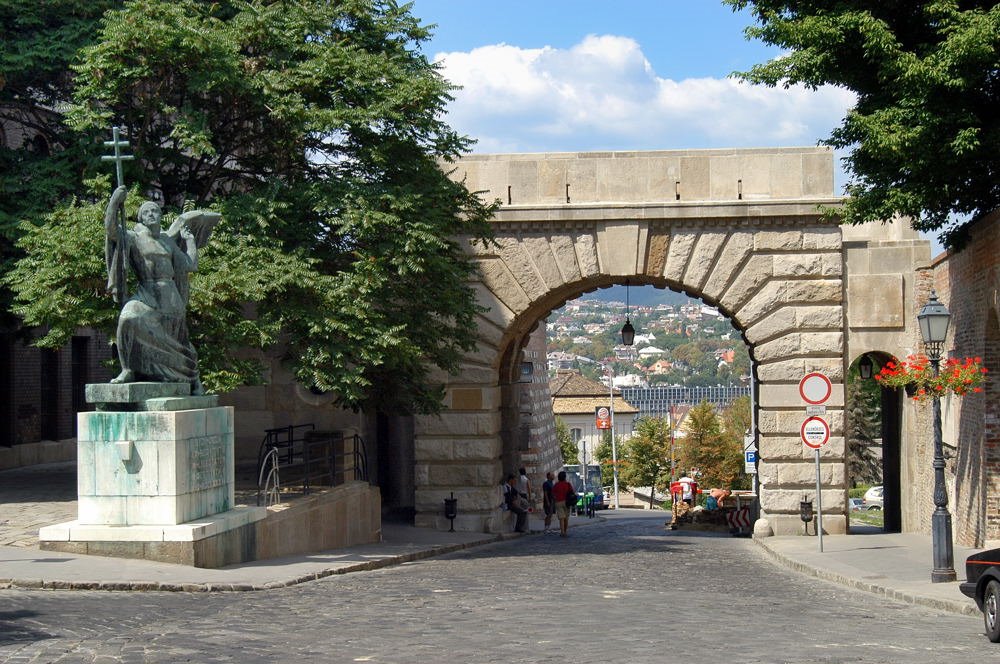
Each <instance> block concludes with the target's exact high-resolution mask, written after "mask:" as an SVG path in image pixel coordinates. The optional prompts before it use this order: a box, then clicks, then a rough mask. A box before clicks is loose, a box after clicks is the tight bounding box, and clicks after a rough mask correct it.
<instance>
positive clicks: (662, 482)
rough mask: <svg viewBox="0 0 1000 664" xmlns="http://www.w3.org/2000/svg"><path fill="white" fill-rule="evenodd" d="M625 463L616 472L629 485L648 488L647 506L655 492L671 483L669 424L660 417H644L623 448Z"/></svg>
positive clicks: (651, 503)
mask: <svg viewBox="0 0 1000 664" xmlns="http://www.w3.org/2000/svg"><path fill="white" fill-rule="evenodd" d="M623 447H624V450H623V454H622V457H623V460H624V461H625V463H624V464H623V466H622V470H621V472H620V473H619V479H621V478H622V477H624V479H625V482H626V483H627V484H629V485H630V486H648V487H652V488H653V489H654V490H653V491H650V495H649V506H650V507H652V506H653V496H654V494H655V493H656V490H660V491H663V490H665V489H666V488H667V484H668V483H669V481H670V423H669V421H668V420H667V419H666V418H662V417H644V418H642V419H640V420H639V421H638V422H637V423H636V425H635V430H634V431H633V432H632V436H631V437H630V438H629V439H628V441H627V442H626V443H625V445H624V446H623Z"/></svg>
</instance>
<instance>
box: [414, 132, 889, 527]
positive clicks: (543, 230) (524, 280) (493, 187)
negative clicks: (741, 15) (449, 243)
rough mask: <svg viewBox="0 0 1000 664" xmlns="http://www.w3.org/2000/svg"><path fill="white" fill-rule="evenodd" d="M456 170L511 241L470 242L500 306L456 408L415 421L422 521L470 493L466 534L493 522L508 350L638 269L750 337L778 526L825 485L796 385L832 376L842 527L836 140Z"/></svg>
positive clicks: (457, 380) (490, 162)
mask: <svg viewBox="0 0 1000 664" xmlns="http://www.w3.org/2000/svg"><path fill="white" fill-rule="evenodd" d="M457 166H458V167H457V169H456V177H463V176H466V177H467V182H468V186H469V188H470V189H473V190H481V191H487V192H488V193H487V196H488V197H498V198H500V200H501V203H502V204H503V205H502V207H501V210H500V211H499V213H498V214H497V216H496V219H495V221H494V229H495V231H496V236H497V243H496V244H495V245H490V246H479V245H470V251H471V252H472V255H473V258H474V260H475V261H476V263H477V265H478V266H479V268H480V274H481V280H480V282H479V283H476V284H474V287H475V288H476V289H477V292H478V294H479V301H480V304H482V305H483V306H484V307H486V308H487V311H486V312H485V313H484V314H483V315H482V316H481V319H480V324H479V330H480V345H479V348H478V349H477V351H476V352H475V353H473V354H470V356H469V357H468V358H467V361H466V362H464V363H463V365H462V369H461V371H460V372H459V374H458V375H457V376H455V377H452V378H450V379H449V394H450V396H451V402H450V404H449V405H450V406H451V407H450V409H449V411H448V412H447V413H446V414H445V415H444V416H443V417H441V418H423V419H421V418H418V421H417V431H416V434H417V450H418V474H417V496H418V498H417V510H418V517H419V514H420V513H421V512H423V511H427V512H428V513H430V512H436V511H439V507H438V506H439V505H440V504H441V499H442V498H443V497H446V496H447V495H448V493H447V492H448V490H449V488H450V487H460V491H461V492H462V496H461V497H462V500H461V502H460V505H462V504H464V505H466V506H467V508H468V511H467V512H466V521H464V522H463V523H461V524H459V523H458V522H456V527H459V526H460V525H461V526H462V527H463V529H469V530H479V529H482V528H487V529H488V528H490V527H491V526H490V523H491V522H492V520H493V510H495V505H496V504H497V502H498V500H497V499H498V496H497V492H496V491H495V486H496V485H495V484H494V482H495V480H496V476H497V470H496V467H497V462H496V459H497V455H498V454H502V453H503V438H502V436H501V432H502V431H504V430H505V428H509V425H508V423H507V422H506V418H508V417H510V415H509V414H508V413H507V412H506V411H505V410H504V408H503V404H504V402H505V399H504V398H503V395H504V394H505V393H504V392H503V390H504V385H505V384H507V383H506V382H505V376H506V373H505V372H506V369H507V367H509V365H510V362H511V357H512V352H513V351H519V349H520V348H521V347H522V345H523V343H522V342H523V340H524V338H525V336H526V335H528V334H529V333H530V332H531V331H532V329H534V327H535V325H536V324H537V323H538V322H539V321H540V320H542V319H543V318H544V317H545V316H546V315H547V314H548V312H550V311H552V310H553V309H555V308H558V307H559V306H561V305H562V304H563V303H564V302H566V301H567V300H568V299H571V298H573V297H577V296H578V295H580V294H581V293H583V292H587V291H590V290H593V289H595V288H601V287H605V286H610V285H612V284H621V283H624V282H625V281H626V279H627V280H629V281H630V283H632V284H633V285H645V284H650V285H654V286H657V287H661V288H673V289H676V290H683V291H686V292H688V293H690V294H692V295H695V296H700V297H702V298H703V299H704V300H706V301H707V302H709V303H710V304H714V305H716V306H718V307H719V309H720V310H721V311H722V312H723V313H724V314H726V315H728V316H729V317H730V318H731V319H732V320H733V321H734V324H735V325H736V326H737V327H738V329H740V330H742V331H743V334H744V338H745V340H746V341H747V343H748V345H749V346H750V348H751V357H752V359H753V361H754V366H755V371H756V373H757V379H758V384H759V385H760V402H759V408H760V413H759V420H758V421H759V425H760V430H761V434H762V438H761V441H760V458H761V462H760V465H759V472H760V479H761V500H762V506H763V509H764V512H765V514H766V515H767V516H768V517H769V518H770V519H771V521H772V527H773V528H774V530H775V532H778V533H784V532H789V533H791V532H798V531H799V529H800V528H801V523H800V522H799V520H798V503H799V500H800V498H801V493H802V490H803V488H806V487H811V486H814V483H815V472H814V466H813V464H812V454H811V452H809V453H807V451H806V450H805V449H804V447H803V445H802V444H801V442H800V441H799V439H798V434H799V429H800V426H801V424H802V421H803V417H804V408H803V406H804V404H803V403H802V401H801V399H800V398H799V396H798V391H797V384H798V381H799V379H800V378H801V377H802V376H803V375H804V374H805V373H807V372H809V371H823V372H824V373H826V374H827V376H829V378H830V379H831V381H832V382H833V384H834V391H833V395H832V398H831V400H830V402H829V403H828V408H829V412H828V416H829V421H830V424H831V428H832V440H831V442H830V443H829V444H828V445H827V446H825V447H824V448H823V451H822V455H823V458H824V460H825V462H826V463H825V464H824V470H823V473H824V475H823V477H822V482H823V484H824V488H823V494H824V495H823V504H824V511H828V512H829V516H828V518H827V519H826V521H825V526H826V528H827V530H829V531H831V532H843V531H844V530H845V529H846V516H845V502H846V491H845V473H844V451H845V445H844V436H843V430H844V418H843V406H844V391H843V377H844V367H845V364H844V352H845V350H846V348H845V334H844V308H843V300H844V292H845V287H844V286H845V284H844V269H845V268H844V259H843V252H842V250H843V247H842V237H841V230H840V228H839V227H838V226H837V225H836V224H834V223H831V222H829V221H826V220H825V219H824V218H823V217H822V215H821V213H820V211H819V209H818V206H819V205H827V206H832V207H836V205H837V204H838V202H839V201H838V199H837V198H836V197H834V196H833V177H832V172H833V162H832V153H831V152H830V151H829V150H827V149H825V148H789V149H781V150H705V151H677V152H655V153H581V154H554V155H552V154H546V155H479V156H473V157H469V158H467V159H465V160H463V161H461V162H460V163H459V164H458V165H457ZM567 192H568V193H567ZM901 296H902V295H901V294H900V297H901ZM903 325H905V323H903ZM512 349H513V350H512ZM459 395H461V397H462V399H461V407H455V405H456V401H455V397H456V396H459ZM459 439H461V442H460V443H459V442H458V441H459ZM459 450H461V451H462V454H463V455H465V456H464V457H463V459H462V460H463V464H462V465H461V466H458V465H456V464H455V463H454V462H455V460H456V458H457V457H456V456H455V455H456V454H457V453H458V451H459ZM470 455H471V456H470ZM456 495H458V491H456ZM469 512H471V514H470V513H469ZM418 522H419V520H418ZM432 523H433V520H432V519H428V520H427V525H431V524H432Z"/></svg>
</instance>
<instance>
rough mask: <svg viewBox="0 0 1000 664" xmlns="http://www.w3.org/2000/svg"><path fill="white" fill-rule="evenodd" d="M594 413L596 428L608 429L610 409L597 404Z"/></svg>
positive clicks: (609, 425)
mask: <svg viewBox="0 0 1000 664" xmlns="http://www.w3.org/2000/svg"><path fill="white" fill-rule="evenodd" d="M594 415H595V417H596V418H597V428H598V429H610V428H611V411H610V410H609V409H608V407H607V406H598V407H597V408H595V409H594Z"/></svg>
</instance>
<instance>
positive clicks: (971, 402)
mask: <svg viewBox="0 0 1000 664" xmlns="http://www.w3.org/2000/svg"><path fill="white" fill-rule="evenodd" d="M933 273H934V284H935V287H936V289H937V292H938V295H939V297H940V299H941V300H942V301H943V302H944V303H945V304H946V305H947V307H948V309H949V311H951V314H952V319H951V328H950V330H949V336H950V341H949V342H948V343H947V344H946V355H947V356H950V357H958V358H963V357H980V358H982V359H983V361H984V363H985V365H986V368H987V369H988V370H989V371H990V374H988V378H989V380H988V381H987V383H986V384H985V385H984V392H983V393H981V394H969V395H967V396H965V397H962V398H960V399H959V398H952V399H950V400H949V407H948V409H947V413H946V416H947V417H948V418H949V419H948V421H946V422H945V427H944V430H945V432H946V433H945V443H946V444H948V445H953V446H955V448H956V449H955V452H954V458H951V459H949V460H948V473H947V476H948V480H949V483H950V484H951V483H953V486H954V496H955V500H954V505H953V506H952V512H953V516H954V527H955V536H956V539H957V540H958V541H959V542H960V543H963V544H967V545H975V546H981V545H982V543H983V542H984V541H985V540H988V539H1000V421H998V412H1000V411H998V406H1000V330H998V328H997V321H998V302H1000V214H993V215H991V216H990V217H988V218H986V219H984V220H982V221H980V222H979V223H977V224H976V225H975V227H974V228H973V229H972V237H971V240H970V242H969V244H968V245H967V246H966V248H965V249H963V250H962V251H959V252H956V253H949V254H948V255H947V256H945V257H943V258H941V259H939V260H938V261H936V262H935V264H934V266H933ZM918 301H919V302H923V300H919V299H918ZM949 431H950V432H957V435H956V434H954V433H953V434H952V436H951V437H953V438H957V439H956V440H948V438H949V435H948V433H947V432H949Z"/></svg>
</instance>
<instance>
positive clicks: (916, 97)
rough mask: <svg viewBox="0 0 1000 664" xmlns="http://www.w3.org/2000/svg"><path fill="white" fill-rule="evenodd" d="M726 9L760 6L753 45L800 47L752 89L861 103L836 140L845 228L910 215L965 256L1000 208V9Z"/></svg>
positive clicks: (931, 3)
mask: <svg viewBox="0 0 1000 664" xmlns="http://www.w3.org/2000/svg"><path fill="white" fill-rule="evenodd" d="M725 2H727V3H728V4H729V5H731V6H732V7H733V8H734V9H744V8H748V7H749V8H750V11H751V12H752V14H753V16H754V18H755V19H756V23H755V25H752V26H750V27H748V28H747V29H746V34H747V36H748V37H750V38H756V39H760V40H762V41H764V42H766V43H768V44H772V45H775V46H779V47H781V48H783V49H787V50H788V53H786V54H783V55H782V56H781V57H779V58H776V59H774V60H771V61H770V62H767V63H762V64H759V65H756V66H755V67H753V68H752V69H750V70H749V71H748V72H743V73H740V74H739V75H740V76H742V77H743V78H744V79H745V80H749V81H752V82H755V83H764V84H767V85H771V86H774V85H779V84H780V85H784V86H786V87H787V86H789V85H793V84H798V83H801V84H803V85H805V86H807V87H809V88H817V87H819V86H821V85H826V84H831V85H836V86H840V87H843V88H846V89H848V90H852V91H853V92H854V93H855V94H856V95H857V102H856V104H855V106H854V108H853V109H851V111H850V112H849V113H848V114H847V117H845V118H844V120H843V122H842V124H841V125H840V126H839V127H837V128H836V129H835V130H834V132H833V134H832V135H831V136H830V137H829V139H828V140H827V141H826V143H828V144H829V145H832V146H834V147H837V148H847V149H850V153H849V155H848V156H847V158H846V167H847V170H848V172H849V173H850V175H851V176H852V177H851V182H850V183H849V184H848V186H847V193H848V194H849V195H850V198H849V199H848V200H847V202H846V204H845V206H844V208H843V210H842V211H841V212H840V214H842V215H843V218H844V219H845V221H847V222H850V223H863V222H868V221H884V220H888V219H891V218H892V217H894V216H895V215H904V216H908V217H911V218H912V220H913V221H912V223H913V227H914V228H916V229H918V230H924V231H935V230H937V231H940V238H941V240H942V242H943V243H944V244H945V245H946V246H954V247H960V246H961V244H962V242H963V239H964V237H965V235H966V230H967V223H966V222H968V221H974V220H975V219H977V218H978V217H980V216H982V215H984V214H986V213H989V212H991V211H992V210H994V209H996V208H997V207H1000V114H998V113H997V112H996V109H997V108H998V106H1000V78H998V76H997V73H998V69H1000V5H997V4H996V3H993V2H971V1H967V0H963V1H962V2H959V1H958V0H921V1H917V0H887V1H873V0H853V1H850V2H837V3H828V2H819V3H817V2H780V1H777V0H725ZM956 215H957V216H956Z"/></svg>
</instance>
